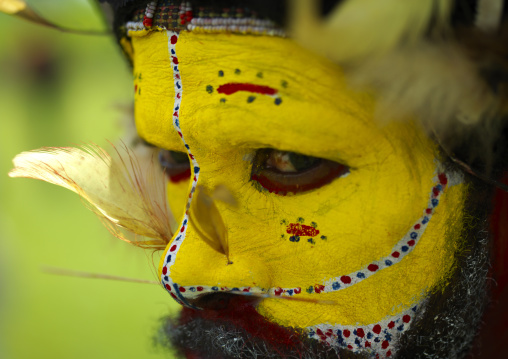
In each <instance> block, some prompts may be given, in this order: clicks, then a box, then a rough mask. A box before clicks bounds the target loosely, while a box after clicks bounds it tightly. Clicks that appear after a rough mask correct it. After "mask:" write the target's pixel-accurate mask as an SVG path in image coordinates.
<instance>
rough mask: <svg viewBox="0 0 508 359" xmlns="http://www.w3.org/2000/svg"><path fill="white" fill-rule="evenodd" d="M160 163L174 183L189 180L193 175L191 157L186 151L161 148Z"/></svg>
mask: <svg viewBox="0 0 508 359" xmlns="http://www.w3.org/2000/svg"><path fill="white" fill-rule="evenodd" d="M159 163H160V165H161V167H162V169H163V170H164V172H165V173H166V175H167V176H168V179H169V180H170V181H171V182H173V183H178V182H181V181H184V180H187V179H189V177H190V175H191V171H190V163H189V158H188V157H187V154H186V153H185V152H177V151H168V150H160V152H159Z"/></svg>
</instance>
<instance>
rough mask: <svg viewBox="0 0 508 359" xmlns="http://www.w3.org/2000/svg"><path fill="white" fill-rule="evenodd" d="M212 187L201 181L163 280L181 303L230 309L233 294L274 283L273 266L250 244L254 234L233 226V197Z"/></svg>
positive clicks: (261, 290) (164, 260) (170, 247)
mask: <svg viewBox="0 0 508 359" xmlns="http://www.w3.org/2000/svg"><path fill="white" fill-rule="evenodd" d="M206 192H207V190H206V189H204V188H203V187H200V188H198V189H197V191H196V192H195V193H194V194H193V196H192V197H193V198H192V200H191V204H190V206H189V210H188V211H187V212H186V214H185V217H184V220H183V222H182V225H181V226H180V228H179V230H178V231H177V233H176V234H175V236H174V237H173V241H172V242H171V243H170V244H169V245H168V247H167V248H166V252H165V253H164V255H163V258H162V261H161V266H160V271H161V272H160V274H161V279H162V284H163V285H164V287H165V288H166V290H167V291H168V292H169V293H170V295H171V296H172V297H173V298H174V299H175V300H177V301H178V302H179V303H180V304H183V305H186V306H189V307H192V308H199V309H205V308H211V309H214V308H217V309H221V308H222V309H224V308H226V307H227V306H228V305H229V304H230V302H231V299H232V298H235V297H239V296H242V297H243V296H248V295H249V294H253V293H266V292H267V291H268V289H269V288H270V287H271V280H270V276H269V272H270V271H269V270H268V269H267V268H266V265H264V264H263V260H261V258H260V256H259V255H256V254H255V252H256V251H252V250H249V249H250V248H249V247H250V246H251V245H252V244H249V238H245V237H244V236H245V234H244V233H243V232H242V231H238V229H236V228H232V227H229V226H228V223H230V222H231V216H235V215H236V216H237V215H238V214H235V213H236V212H235V211H232V210H231V203H225V201H216V200H214V198H213V195H207V194H206ZM210 192H213V191H209V190H208V193H210ZM231 292H234V293H238V294H231Z"/></svg>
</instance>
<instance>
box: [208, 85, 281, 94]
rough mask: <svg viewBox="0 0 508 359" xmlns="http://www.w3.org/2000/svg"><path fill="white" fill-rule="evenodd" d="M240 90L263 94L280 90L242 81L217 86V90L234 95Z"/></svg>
mask: <svg viewBox="0 0 508 359" xmlns="http://www.w3.org/2000/svg"><path fill="white" fill-rule="evenodd" d="M238 91H246V92H252V93H258V94H261V95H275V94H276V93H277V92H279V91H277V90H276V89H274V88H272V87H268V86H262V85H255V84H241V83H229V84H224V85H220V86H219V88H217V92H218V93H222V94H224V95H232V94H234V93H236V92H238Z"/></svg>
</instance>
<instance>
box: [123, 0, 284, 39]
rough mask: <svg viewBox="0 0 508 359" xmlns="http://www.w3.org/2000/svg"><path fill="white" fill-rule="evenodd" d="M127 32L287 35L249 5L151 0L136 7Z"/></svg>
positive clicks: (125, 32)
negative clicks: (236, 5) (161, 31)
mask: <svg viewBox="0 0 508 359" xmlns="http://www.w3.org/2000/svg"><path fill="white" fill-rule="evenodd" d="M129 20H130V21H127V22H126V23H125V25H124V28H123V29H121V30H123V33H124V34H125V35H127V36H129V35H131V34H132V32H136V31H143V30H148V31H149V30H162V29H164V30H171V31H182V30H186V31H194V32H207V33H239V34H253V35H271V36H285V33H284V30H283V29H282V27H280V26H278V25H277V24H276V23H275V22H274V21H272V20H270V19H267V18H263V17H262V16H260V15H259V14H258V13H257V12H256V11H253V10H252V9H250V8H247V7H242V6H238V7H222V8H220V7H218V6H213V5H198V6H192V4H191V1H175V0H159V1H151V2H149V3H148V4H147V6H146V8H140V9H136V10H134V12H133V13H132V16H130V17H129Z"/></svg>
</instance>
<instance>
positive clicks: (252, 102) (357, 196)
mask: <svg viewBox="0 0 508 359" xmlns="http://www.w3.org/2000/svg"><path fill="white" fill-rule="evenodd" d="M142 35H143V36H139V37H136V36H134V37H133V38H132V42H133V48H134V66H135V70H134V71H135V86H136V103H135V105H136V107H135V109H136V110H135V114H136V123H137V127H138V131H139V133H140V135H141V137H143V138H144V139H145V140H147V141H148V142H150V143H152V144H154V145H157V146H159V147H161V148H164V149H167V150H170V151H179V152H189V153H190V161H191V168H192V169H193V172H192V174H191V176H190V181H186V182H179V183H177V184H174V183H170V184H169V185H168V192H169V202H170V205H171V208H172V210H173V211H174V212H175V213H174V214H175V216H177V218H178V216H183V217H181V218H182V221H181V223H180V227H179V228H178V229H177V231H176V234H175V236H174V241H173V242H172V243H170V245H169V246H168V248H167V249H166V252H165V253H164V255H163V257H162V259H161V264H160V268H159V274H160V276H161V280H162V283H163V284H164V285H165V286H166V288H167V289H168V291H169V292H170V293H171V295H172V296H173V297H174V298H175V299H177V300H178V301H180V302H182V303H184V304H187V305H192V303H193V301H192V300H193V298H196V296H198V295H201V294H203V293H209V292H218V291H232V290H234V291H242V292H245V293H265V294H266V293H268V294H270V295H271V296H280V297H281V299H272V298H267V299H264V300H262V301H261V302H260V303H259V305H257V307H256V310H257V311H258V313H260V314H261V315H262V316H264V317H265V318H267V319H268V320H269V321H271V322H274V323H277V324H280V325H283V326H287V327H294V328H300V329H305V330H306V331H307V332H308V333H309V335H310V336H311V337H314V338H317V339H319V340H323V341H328V342H330V343H331V342H332V340H333V342H334V343H336V342H337V340H339V343H342V344H341V345H343V346H344V347H347V346H348V345H350V344H349V343H350V342H354V340H355V339H357V340H359V342H360V344H361V348H366V349H369V348H372V347H374V346H375V345H377V346H378V347H379V350H383V351H384V353H385V354H386V353H388V352H389V351H390V350H392V349H391V348H392V346H393V343H389V342H388V341H386V340H381V341H377V342H375V343H374V341H373V340H370V338H369V339H368V338H367V334H366V333H367V332H369V333H371V334H372V335H373V336H374V337H376V336H379V335H382V333H384V331H385V330H388V331H390V330H397V328H396V327H398V328H399V332H401V331H405V330H406V329H408V328H409V327H410V325H411V322H412V320H413V317H414V315H415V312H418V311H419V310H421V307H422V303H423V301H424V299H425V298H426V297H427V296H428V295H429V294H431V293H433V292H436V291H440V290H442V289H443V287H444V286H445V285H446V283H447V279H448V278H449V276H450V274H451V273H452V270H453V268H454V264H455V260H454V256H455V254H456V253H457V251H459V250H460V248H461V241H460V233H461V230H462V228H461V220H462V209H463V205H464V198H465V195H464V193H465V185H464V184H461V183H460V182H461V181H460V179H458V178H456V176H454V175H452V174H449V173H445V171H444V169H443V168H442V167H441V166H440V164H439V162H438V161H437V160H436V157H437V155H436V153H437V152H436V146H435V145H434V143H433V142H432V141H430V140H429V139H428V138H427V137H426V136H425V135H424V134H423V132H422V131H421V130H420V129H419V128H418V127H417V126H416V125H415V124H414V123H412V122H405V123H391V124H389V125H387V126H384V127H379V126H378V125H377V124H376V123H375V122H374V121H373V111H374V105H375V104H374V100H373V98H372V97H371V96H369V95H367V94H363V93H356V92H353V91H352V90H350V89H348V87H347V85H346V82H345V79H344V76H343V74H342V72H341V70H340V68H338V67H337V65H335V64H333V63H330V62H328V61H327V60H325V59H322V58H320V57H318V56H316V55H314V54H312V53H309V52H307V51H305V50H303V49H302V48H301V47H299V46H298V45H296V44H295V43H293V42H292V41H291V40H289V39H284V38H275V37H269V36H244V35H230V34H229V35H228V34H214V35H211V34H196V33H188V32H182V33H181V34H179V35H177V34H175V33H172V32H163V31H161V32H152V33H148V34H146V33H143V34H142ZM316 158H317V159H322V160H317V159H316ZM316 163H317V164H316ZM302 166H303V167H302ZM309 173H311V174H309ZM221 185H222V186H225V187H227V189H228V190H229V192H230V193H231V194H232V195H233V196H234V198H235V199H236V202H237V205H236V206H233V205H231V204H226V203H224V202H221V201H215V204H214V206H215V207H214V208H215V209H216V210H215V211H214V215H210V216H209V218H210V219H209V221H210V223H197V221H196V220H195V218H197V216H193V210H194V207H193V206H192V201H193V200H196V196H197V194H196V193H197V192H199V191H202V192H203V193H205V192H207V193H208V194H211V193H213V191H214V189H215V188H217V187H218V186H221ZM217 216H218V217H219V218H220V221H219V222H221V223H223V230H224V232H225V233H223V234H222V237H221V238H222V241H224V243H218V244H217V243H215V245H213V244H211V243H210V241H213V240H215V239H214V238H216V237H214V236H213V235H212V236H209V238H208V239H206V238H205V239H203V237H206V233H205V234H204V235H203V228H205V232H206V228H216V227H214V225H217V222H216V220H215V222H214V219H213V218H216V217H217ZM212 217H213V218H212ZM193 218H194V219H193ZM200 218H202V216H201V217H200ZM204 221H206V217H205V219H204ZM219 236H220V235H219ZM210 238H211V239H210ZM221 245H222V247H224V246H226V247H227V254H228V256H226V255H225V254H223V253H220V251H218V250H216V249H214V246H215V247H221ZM227 257H228V258H227ZM228 261H230V262H232V264H231V263H230V264H228ZM286 297H293V298H301V299H303V300H307V301H290V300H285V299H283V298H286ZM401 328H402V329H401ZM327 331H329V332H328V334H327ZM353 332H354V334H353ZM383 335H384V334H383ZM385 342H386V343H385ZM357 348H358V347H357V346H355V350H359V349H357ZM361 348H360V349H361Z"/></svg>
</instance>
